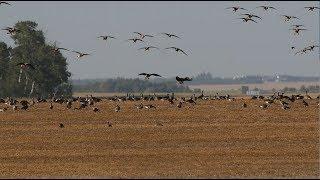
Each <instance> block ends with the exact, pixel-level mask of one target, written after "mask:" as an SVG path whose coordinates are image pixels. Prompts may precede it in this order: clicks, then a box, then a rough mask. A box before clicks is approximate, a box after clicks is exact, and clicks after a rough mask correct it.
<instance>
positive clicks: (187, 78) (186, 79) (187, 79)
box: [184, 77, 192, 81]
mask: <svg viewBox="0 0 320 180" xmlns="http://www.w3.org/2000/svg"><path fill="white" fill-rule="evenodd" d="M184 80H185V81H192V78H189V77H186V78H184Z"/></svg>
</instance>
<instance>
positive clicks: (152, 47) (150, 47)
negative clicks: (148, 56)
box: [138, 46, 159, 51]
mask: <svg viewBox="0 0 320 180" xmlns="http://www.w3.org/2000/svg"><path fill="white" fill-rule="evenodd" d="M141 49H144V50H145V51H149V50H150V49H159V48H158V47H155V46H146V47H142V48H139V49H138V50H141Z"/></svg>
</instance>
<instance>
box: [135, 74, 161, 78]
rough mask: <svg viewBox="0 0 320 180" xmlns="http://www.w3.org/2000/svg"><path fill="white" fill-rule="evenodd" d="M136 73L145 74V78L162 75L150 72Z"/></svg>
mask: <svg viewBox="0 0 320 180" xmlns="http://www.w3.org/2000/svg"><path fill="white" fill-rule="evenodd" d="M138 75H139V76H140V75H142V76H145V78H146V79H149V78H150V77H151V76H158V77H162V76H160V75H159V74H154V73H151V74H149V73H140V74H138Z"/></svg>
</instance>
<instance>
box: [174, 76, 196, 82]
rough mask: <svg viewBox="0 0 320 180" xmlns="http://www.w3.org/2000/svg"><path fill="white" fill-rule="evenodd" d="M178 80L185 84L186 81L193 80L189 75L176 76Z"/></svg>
mask: <svg viewBox="0 0 320 180" xmlns="http://www.w3.org/2000/svg"><path fill="white" fill-rule="evenodd" d="M176 80H177V81H178V82H179V83H180V84H183V82H184V81H192V78H189V77H185V78H181V77H179V76H176Z"/></svg>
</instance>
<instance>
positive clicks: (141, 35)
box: [133, 32, 153, 39]
mask: <svg viewBox="0 0 320 180" xmlns="http://www.w3.org/2000/svg"><path fill="white" fill-rule="evenodd" d="M133 33H135V34H139V35H140V38H141V39H143V38H145V37H153V36H151V35H149V34H143V33H139V32H133Z"/></svg>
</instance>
